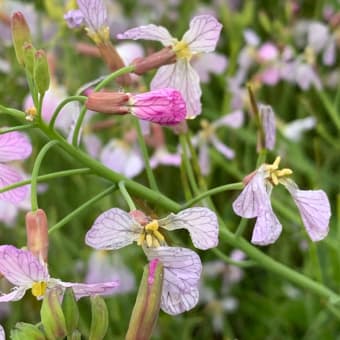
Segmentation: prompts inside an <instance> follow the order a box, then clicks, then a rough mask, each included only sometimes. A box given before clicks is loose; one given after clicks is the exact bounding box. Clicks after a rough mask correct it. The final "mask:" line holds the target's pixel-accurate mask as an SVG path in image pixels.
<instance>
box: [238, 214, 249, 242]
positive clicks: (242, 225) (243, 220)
mask: <svg viewBox="0 0 340 340" xmlns="http://www.w3.org/2000/svg"><path fill="white" fill-rule="evenodd" d="M247 224H248V220H247V219H246V218H243V217H242V218H241V220H240V223H239V225H238V227H237V229H236V232H235V236H236V237H239V236H242V235H243V233H244V231H245V229H246V227H247Z"/></svg>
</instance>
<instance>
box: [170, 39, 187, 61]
mask: <svg viewBox="0 0 340 340" xmlns="http://www.w3.org/2000/svg"><path fill="white" fill-rule="evenodd" d="M173 50H174V52H175V53H176V56H177V58H178V59H188V60H190V59H191V57H192V52H191V51H190V48H189V45H188V44H187V43H186V42H185V41H183V40H181V41H179V42H177V43H176V44H175V45H174V47H173Z"/></svg>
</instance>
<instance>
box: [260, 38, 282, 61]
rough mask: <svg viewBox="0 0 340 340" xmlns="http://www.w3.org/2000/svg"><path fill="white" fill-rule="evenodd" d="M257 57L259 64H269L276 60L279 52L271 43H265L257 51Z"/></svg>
mask: <svg viewBox="0 0 340 340" xmlns="http://www.w3.org/2000/svg"><path fill="white" fill-rule="evenodd" d="M257 56H258V57H259V58H260V61H261V62H269V61H272V60H275V59H277V57H278V56H279V50H278V48H277V47H276V46H275V45H274V44H273V43H271V42H266V43H264V44H263V45H262V46H261V47H260V48H259V49H258V51H257Z"/></svg>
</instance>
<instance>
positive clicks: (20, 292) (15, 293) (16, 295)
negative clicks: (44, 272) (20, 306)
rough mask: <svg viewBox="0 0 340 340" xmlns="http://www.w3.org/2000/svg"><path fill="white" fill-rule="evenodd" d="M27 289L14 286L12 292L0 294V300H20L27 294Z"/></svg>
mask: <svg viewBox="0 0 340 340" xmlns="http://www.w3.org/2000/svg"><path fill="white" fill-rule="evenodd" d="M26 290H27V289H26V288H14V290H12V291H11V292H10V293H8V294H4V295H0V302H10V301H18V300H20V299H22V297H23V296H24V295H25V293H26ZM0 340H1V336H0Z"/></svg>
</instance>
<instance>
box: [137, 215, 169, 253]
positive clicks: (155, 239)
mask: <svg viewBox="0 0 340 340" xmlns="http://www.w3.org/2000/svg"><path fill="white" fill-rule="evenodd" d="M158 229H159V225H158V221H157V220H153V221H151V222H150V223H148V224H147V225H146V226H145V227H144V231H143V233H142V234H141V235H140V237H139V239H138V241H137V244H138V245H139V246H143V245H144V244H146V246H147V247H148V248H157V247H160V246H161V244H162V243H164V236H163V235H162V234H161V233H160V232H159V230H158Z"/></svg>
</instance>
